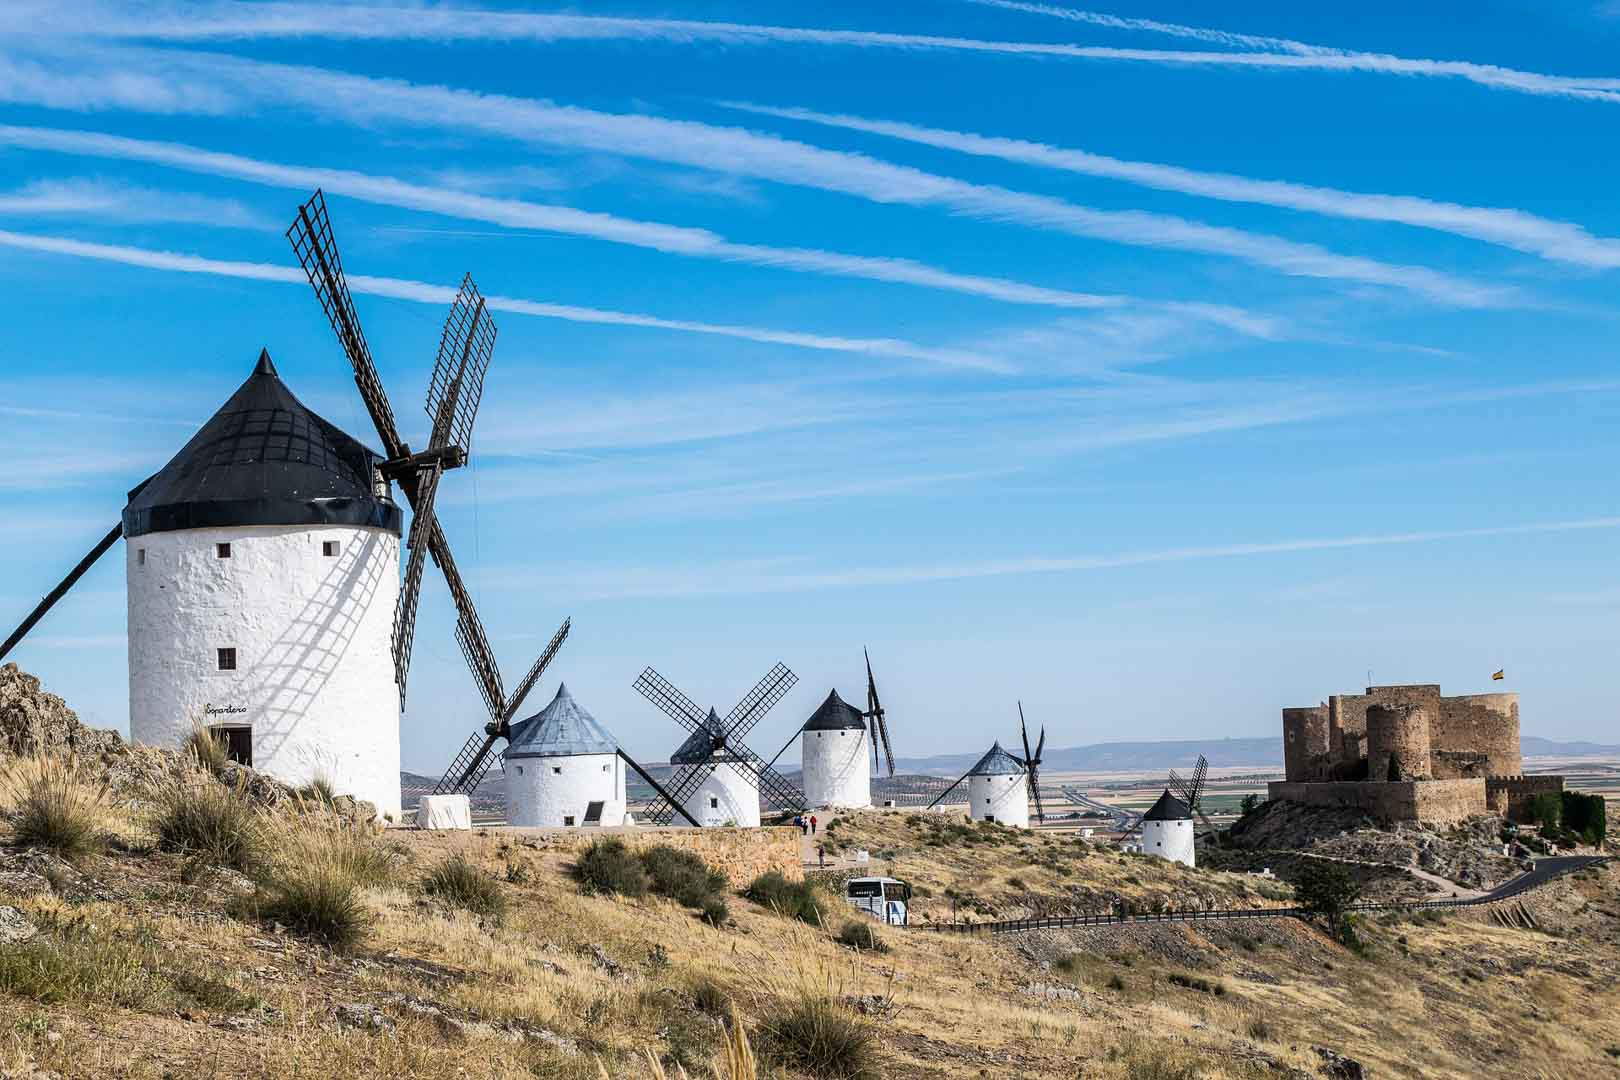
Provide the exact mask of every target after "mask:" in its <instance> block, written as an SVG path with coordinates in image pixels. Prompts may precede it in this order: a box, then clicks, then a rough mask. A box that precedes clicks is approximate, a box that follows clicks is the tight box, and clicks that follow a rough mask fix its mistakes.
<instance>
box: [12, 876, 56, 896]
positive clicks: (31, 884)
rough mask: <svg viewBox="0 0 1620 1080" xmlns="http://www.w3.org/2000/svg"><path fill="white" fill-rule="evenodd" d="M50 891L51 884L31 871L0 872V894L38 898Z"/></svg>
mask: <svg viewBox="0 0 1620 1080" xmlns="http://www.w3.org/2000/svg"><path fill="white" fill-rule="evenodd" d="M50 891H51V883H50V881H49V880H47V879H46V878H45V877H44V876H43V875H41V874H36V873H34V872H33V871H31V870H0V893H9V894H10V895H12V896H39V895H41V894H43V893H48V892H50Z"/></svg>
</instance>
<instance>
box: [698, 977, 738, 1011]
mask: <svg viewBox="0 0 1620 1080" xmlns="http://www.w3.org/2000/svg"><path fill="white" fill-rule="evenodd" d="M692 1007H693V1008H695V1009H696V1010H697V1011H698V1012H700V1013H704V1014H706V1015H708V1016H726V1015H727V1014H729V1013H730V1012H731V991H729V990H727V989H726V988H725V987H724V986H721V985H720V984H719V983H717V982H715V981H714V980H713V979H709V978H703V979H699V980H698V981H697V982H695V983H693V984H692Z"/></svg>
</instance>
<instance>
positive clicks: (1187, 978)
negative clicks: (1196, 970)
mask: <svg viewBox="0 0 1620 1080" xmlns="http://www.w3.org/2000/svg"><path fill="white" fill-rule="evenodd" d="M1166 977H1167V978H1168V979H1169V980H1170V982H1171V984H1172V985H1175V986H1183V987H1186V988H1187V989H1188V990H1196V991H1198V992H1199V993H1200V994H1213V995H1214V996H1215V997H1225V996H1226V984H1225V983H1223V982H1210V981H1209V980H1208V979H1206V978H1204V977H1203V976H1201V975H1188V974H1185V973H1183V972H1180V971H1172V972H1171V973H1170V974H1169V975H1168V976H1166Z"/></svg>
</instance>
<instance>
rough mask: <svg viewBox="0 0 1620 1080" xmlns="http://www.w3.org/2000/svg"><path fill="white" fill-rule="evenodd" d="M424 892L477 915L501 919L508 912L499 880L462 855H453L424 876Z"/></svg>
mask: <svg viewBox="0 0 1620 1080" xmlns="http://www.w3.org/2000/svg"><path fill="white" fill-rule="evenodd" d="M422 891H423V892H425V893H427V894H428V895H429V896H436V897H438V898H439V899H441V900H443V901H445V902H446V903H448V904H450V905H451V906H452V907H458V908H462V909H463V910H466V911H470V912H472V913H473V914H474V915H481V916H484V917H485V918H490V919H499V918H500V917H501V916H503V915H505V914H506V894H505V893H503V892H502V891H501V886H500V883H499V882H497V881H496V880H495V879H494V878H492V877H490V876H489V875H488V874H486V873H484V872H483V871H482V870H480V869H478V867H476V866H474V865H473V864H472V863H470V862H468V861H467V860H466V859H465V858H463V857H462V856H460V855H450V856H447V857H446V858H444V859H443V860H441V861H440V862H439V864H438V865H437V866H435V867H433V868H432V869H431V870H429V871H428V872H427V873H426V874H425V875H423V877H422Z"/></svg>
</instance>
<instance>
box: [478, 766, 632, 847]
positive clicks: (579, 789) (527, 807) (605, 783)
mask: <svg viewBox="0 0 1620 1080" xmlns="http://www.w3.org/2000/svg"><path fill="white" fill-rule="evenodd" d="M504 768H505V770H506V823H507V824H508V825H524V826H528V827H531V828H545V829H551V828H561V827H563V826H564V825H566V824H567V822H566V821H565V820H564V819H566V818H570V817H571V818H573V819H574V820H573V824H574V825H576V826H582V825H584V824H585V810H586V807H587V805H588V804H590V803H593V802H597V801H600V802H601V803H602V804H603V806H602V821H601V824H602V826H603V827H604V828H612V827H616V826H619V825H623V824H624V812H625V797H624V796H625V793H624V779H625V778H624V762H622V761H620V760H619V755H617V754H576V755H573V756H569V757H518V758H512V759H511V760H510V761H507V762H505V763H504Z"/></svg>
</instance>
